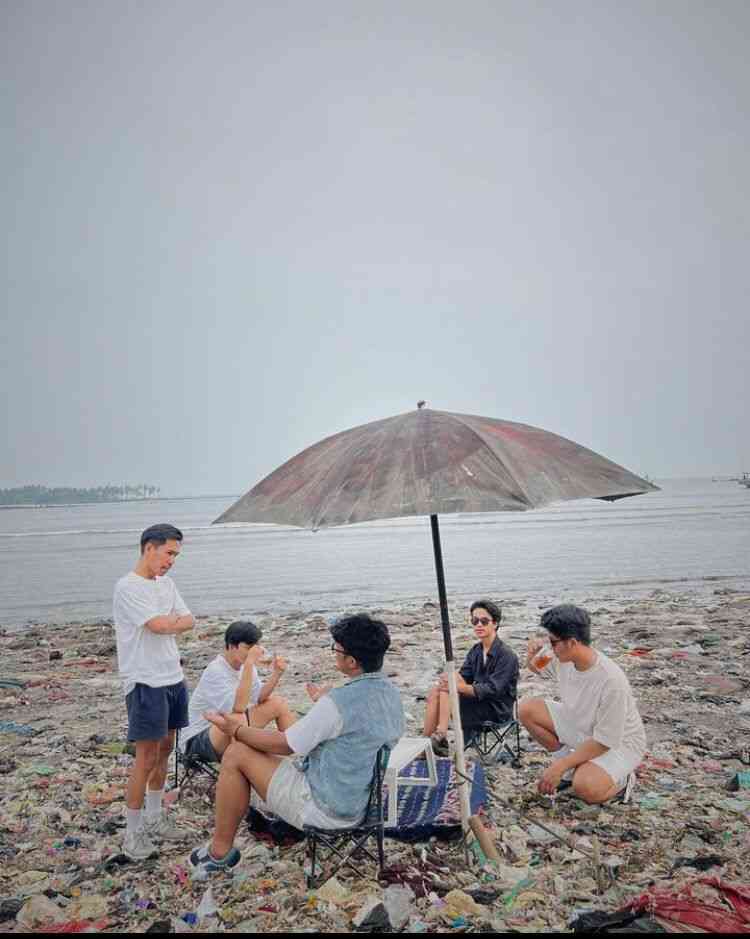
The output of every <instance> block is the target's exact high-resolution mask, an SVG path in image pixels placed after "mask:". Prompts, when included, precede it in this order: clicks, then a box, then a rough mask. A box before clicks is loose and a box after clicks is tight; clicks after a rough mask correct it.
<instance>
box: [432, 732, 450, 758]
mask: <svg viewBox="0 0 750 939" xmlns="http://www.w3.org/2000/svg"><path fill="white" fill-rule="evenodd" d="M430 741H431V743H432V752H433V753H434V754H435V756H450V747H449V746H448V738H447V737H443V736H441V735H440V734H433V735H432V736H431V737H430Z"/></svg>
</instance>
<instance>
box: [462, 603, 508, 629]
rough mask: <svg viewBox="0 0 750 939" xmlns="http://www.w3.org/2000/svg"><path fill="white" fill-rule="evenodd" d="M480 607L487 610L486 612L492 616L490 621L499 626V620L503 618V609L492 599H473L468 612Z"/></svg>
mask: <svg viewBox="0 0 750 939" xmlns="http://www.w3.org/2000/svg"><path fill="white" fill-rule="evenodd" d="M480 607H481V608H482V609H483V610H487V612H488V613H489V614H490V616H491V617H492V622H493V623H494V624H495V625H496V626H499V625H500V620H501V619H502V618H503V611H502V610H501V609H500V607H499V606H498V605H497V603H493V602H492V600H475V601H474V602H473V603H472V604H471V608H470V609H469V613H470V614H471V613H473V612H474V610H478V609H479V608H480Z"/></svg>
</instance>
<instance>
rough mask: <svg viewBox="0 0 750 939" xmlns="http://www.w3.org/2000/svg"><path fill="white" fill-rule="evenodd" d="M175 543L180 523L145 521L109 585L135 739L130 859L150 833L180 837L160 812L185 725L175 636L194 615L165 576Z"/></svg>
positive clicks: (149, 850)
mask: <svg viewBox="0 0 750 939" xmlns="http://www.w3.org/2000/svg"><path fill="white" fill-rule="evenodd" d="M181 545H182V532H181V531H180V530H179V528H175V527H174V526H173V525H153V526H152V527H151V528H147V529H146V530H145V531H144V532H143V534H142V535H141V556H140V559H139V560H138V563H137V564H136V566H135V569H134V570H133V571H131V572H130V573H129V574H126V575H125V576H124V577H121V578H120V580H118V581H117V585H116V586H115V595H114V601H113V611H114V622H115V632H116V635H117V662H118V666H119V669H120V676H121V678H122V680H123V684H124V690H125V702H126V705H127V709H128V740H131V741H134V742H135V763H134V764H133V766H132V768H131V771H130V778H129V779H128V791H127V799H126V802H127V832H126V835H125V842H124V844H123V853H124V854H126V855H127V856H128V857H129V858H132V859H133V860H142V859H143V858H147V857H149V856H150V855H152V854H154V853H155V852H156V847H155V845H154V843H153V841H152V840H151V839H152V838H157V839H159V840H178V839H180V838H181V837H183V834H182V833H180V832H179V831H177V830H176V829H175V828H173V827H172V826H170V825H169V823H168V821H167V817H166V816H165V815H164V814H163V812H162V796H163V794H164V783H165V781H166V778H167V761H168V760H169V754H170V753H171V752H172V749H173V747H174V737H175V730H176V729H177V728H180V727H187V724H188V692H187V686H186V685H185V676H184V674H183V671H182V666H181V664H180V653H179V651H178V648H177V642H176V639H175V637H176V636H179V635H180V634H182V633H185V632H188V630H190V629H192V628H193V625H194V623H195V620H194V619H193V615H192V613H191V612H190V610H189V609H188V608H187V606H186V605H185V602H184V600H183V599H182V597H181V596H180V594H179V593H178V591H177V587H176V586H175V584H174V581H173V580H172V578H171V577H169V576H167V575H168V571H169V570H170V568H171V567H172V565H173V564H174V562H175V560H176V559H177V556H178V554H179V553H180V548H181ZM144 797H145V812H144V808H143V806H144Z"/></svg>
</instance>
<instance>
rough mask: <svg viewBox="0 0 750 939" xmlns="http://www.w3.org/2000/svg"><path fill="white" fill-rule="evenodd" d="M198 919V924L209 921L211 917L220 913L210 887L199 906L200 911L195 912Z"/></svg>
mask: <svg viewBox="0 0 750 939" xmlns="http://www.w3.org/2000/svg"><path fill="white" fill-rule="evenodd" d="M195 912H196V915H197V917H198V922H199V923H200V922H201V921H202V920H204V919H207V918H208V917H209V916H215V915H216V914H217V913H218V912H219V908H218V906H217V905H216V901H215V900H214V895H213V892H212V890H211V888H210V887H208V889H207V890H206V892H205V893H204V894H203V897H202V899H201V902H200V903H199V904H198V909H197V910H196V911H195Z"/></svg>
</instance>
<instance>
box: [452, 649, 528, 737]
mask: <svg viewBox="0 0 750 939" xmlns="http://www.w3.org/2000/svg"><path fill="white" fill-rule="evenodd" d="M460 674H461V676H462V677H463V679H464V681H465V682H466V683H467V684H468V685H473V687H474V696H475V698H476V700H477V701H478V702H480V703H481V704H482V710H483V711H485V712H486V713H487V715H488V716H487V718H486V719H487V720H496V721H497V722H498V723H503V722H505V721H508V720H510V718H511V717H512V716H513V704H514V702H515V700H516V695H517V693H518V691H517V685H518V656H517V655H516V653H515V652H514V651H513V650H512V649H509V648H508V646H506V645H505V644H504V643H503V642H501V641H500V640H499V639H497V638H496V639H495V641H494V642H493V643H492V645H491V646H490V651H489V652H488V653H487V662H486V664H485V662H484V655H483V652H482V643H481V642H478V643H476V645H474V646H472V647H471V649H469V652H468V654H467V656H466V658H465V659H464V664H463V665H462V666H461V670H460Z"/></svg>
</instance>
